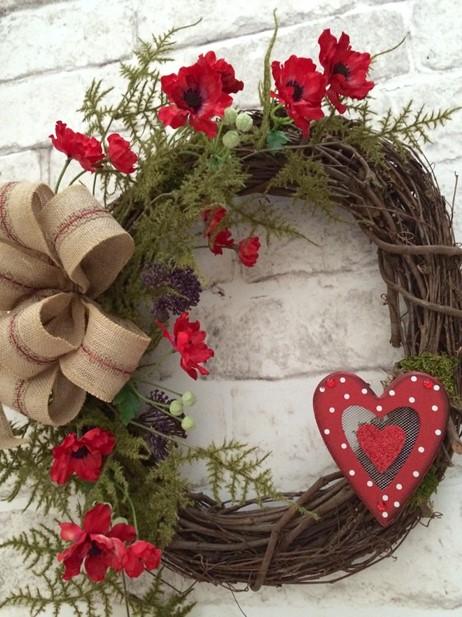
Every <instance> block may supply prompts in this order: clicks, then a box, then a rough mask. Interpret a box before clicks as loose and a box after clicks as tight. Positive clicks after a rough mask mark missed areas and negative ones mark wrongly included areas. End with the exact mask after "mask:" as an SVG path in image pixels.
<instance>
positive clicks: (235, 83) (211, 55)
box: [198, 51, 244, 94]
mask: <svg viewBox="0 0 462 617" xmlns="http://www.w3.org/2000/svg"><path fill="white" fill-rule="evenodd" d="M198 62H205V63H206V64H208V65H209V66H210V68H212V69H213V70H214V71H216V72H217V73H218V74H219V75H220V78H221V84H222V86H223V92H226V94H231V93H232V92H239V90H243V88H244V82H243V81H241V80H240V79H236V74H235V72H234V68H233V66H232V65H231V64H230V63H229V62H226V60H225V59H224V58H219V59H218V60H217V57H216V54H215V52H214V51H208V52H207V53H206V54H205V56H204V55H203V54H201V55H200V56H199V60H198Z"/></svg>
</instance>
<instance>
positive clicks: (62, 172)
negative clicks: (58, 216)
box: [55, 157, 72, 193]
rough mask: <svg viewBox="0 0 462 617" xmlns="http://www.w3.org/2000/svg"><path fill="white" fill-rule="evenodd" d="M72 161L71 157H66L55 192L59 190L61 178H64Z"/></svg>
mask: <svg viewBox="0 0 462 617" xmlns="http://www.w3.org/2000/svg"><path fill="white" fill-rule="evenodd" d="M71 161H72V159H71V158H70V157H68V158H67V159H66V162H65V163H64V167H63V168H62V169H61V173H60V174H59V177H58V181H57V182H56V186H55V193H57V192H58V189H59V185H60V184H61V180H62V179H63V176H64V174H65V173H66V169H67V168H68V167H69V165H70V163H71Z"/></svg>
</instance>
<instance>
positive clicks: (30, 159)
mask: <svg viewBox="0 0 462 617" xmlns="http://www.w3.org/2000/svg"><path fill="white" fill-rule="evenodd" d="M40 178H41V169H40V153H39V152H38V151H37V150H29V151H27V152H19V153H17V154H10V155H8V156H2V157H0V184H1V183H2V182H9V181H11V180H29V181H33V180H40Z"/></svg>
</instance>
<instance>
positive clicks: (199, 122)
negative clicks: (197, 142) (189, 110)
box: [189, 117, 217, 138]
mask: <svg viewBox="0 0 462 617" xmlns="http://www.w3.org/2000/svg"><path fill="white" fill-rule="evenodd" d="M189 123H190V124H191V126H192V127H193V128H194V129H195V130H196V131H200V132H201V133H205V134H206V135H207V137H210V138H212V137H215V135H216V134H217V123H216V122H213V121H212V120H205V119H200V118H194V117H191V119H190V121H189Z"/></svg>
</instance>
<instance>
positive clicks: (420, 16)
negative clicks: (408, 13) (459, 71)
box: [413, 0, 462, 70]
mask: <svg viewBox="0 0 462 617" xmlns="http://www.w3.org/2000/svg"><path fill="white" fill-rule="evenodd" d="M461 29H462V6H461V5H460V4H459V3H454V2H451V0H440V2H433V0H420V2H417V3H416V4H415V5H414V13H413V43H414V45H413V47H414V54H415V58H416V61H417V62H418V63H419V64H421V65H423V66H425V67H428V68H431V69H438V70H442V69H449V68H461V67H462V47H461V45H460V37H459V34H458V33H459V32H460V30H461ZM443 33H444V34H443Z"/></svg>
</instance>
